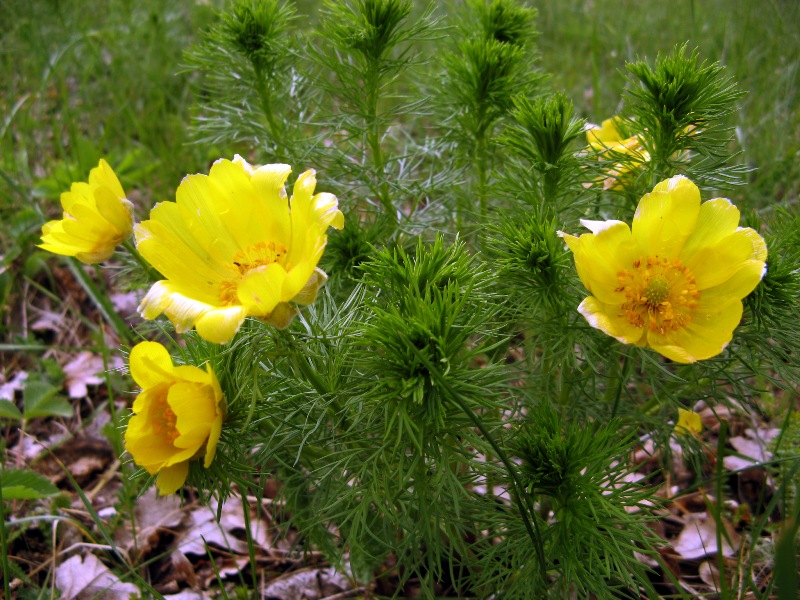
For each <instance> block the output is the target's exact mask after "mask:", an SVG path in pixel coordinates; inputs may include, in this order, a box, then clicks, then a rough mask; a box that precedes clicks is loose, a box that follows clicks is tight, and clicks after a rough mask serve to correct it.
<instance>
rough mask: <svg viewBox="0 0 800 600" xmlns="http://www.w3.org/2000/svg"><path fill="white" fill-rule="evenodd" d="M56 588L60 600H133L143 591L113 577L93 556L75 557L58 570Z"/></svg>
mask: <svg viewBox="0 0 800 600" xmlns="http://www.w3.org/2000/svg"><path fill="white" fill-rule="evenodd" d="M55 584H56V587H57V588H58V590H59V591H60V592H61V600H73V599H77V600H84V599H86V600H89V599H93V600H130V598H131V597H137V598H138V597H140V596H141V591H140V590H139V588H138V587H136V586H135V585H133V584H132V583H125V582H123V581H120V579H119V578H118V577H117V576H116V575H114V573H112V572H111V570H109V568H108V567H106V566H105V565H104V564H103V563H101V562H100V561H99V560H98V559H97V557H96V556H94V555H93V554H87V555H86V557H85V558H83V559H82V558H81V557H80V556H73V557H72V558H70V559H69V560H67V561H65V562H63V563H62V564H61V565H60V566H59V567H57V568H56V575H55Z"/></svg>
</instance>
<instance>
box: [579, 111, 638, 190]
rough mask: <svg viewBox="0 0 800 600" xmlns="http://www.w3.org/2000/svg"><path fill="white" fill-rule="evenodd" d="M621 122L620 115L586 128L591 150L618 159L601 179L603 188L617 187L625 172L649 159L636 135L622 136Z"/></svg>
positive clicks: (610, 158) (611, 158)
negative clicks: (606, 175)
mask: <svg viewBox="0 0 800 600" xmlns="http://www.w3.org/2000/svg"><path fill="white" fill-rule="evenodd" d="M621 122H622V119H620V117H613V118H611V119H606V120H605V121H603V122H602V124H601V126H600V127H591V128H589V129H587V130H586V140H587V141H588V142H589V146H591V148H592V150H594V151H595V152H599V153H601V155H602V156H603V157H605V158H607V159H609V160H617V161H619V162H617V163H616V164H614V166H613V167H612V168H611V169H609V171H608V177H606V178H605V179H602V180H601V181H602V183H603V189H604V190H608V189H617V188H619V187H620V185H621V182H622V181H623V180H624V177H625V174H626V173H629V172H630V171H632V170H633V169H634V168H636V167H637V166H638V165H640V164H641V163H643V162H646V161H648V160H650V154H649V153H648V152H647V151H646V150H645V149H644V146H643V145H642V140H641V138H640V137H639V136H638V135H634V136H630V137H627V138H626V137H623V135H622V132H621V131H620V123H621ZM623 159H624V160H623ZM598 183H600V182H598Z"/></svg>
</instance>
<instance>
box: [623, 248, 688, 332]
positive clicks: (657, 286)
mask: <svg viewBox="0 0 800 600" xmlns="http://www.w3.org/2000/svg"><path fill="white" fill-rule="evenodd" d="M632 267H633V268H632V269H631V270H628V269H624V270H622V271H620V272H619V273H617V281H618V282H619V287H618V288H616V290H615V291H617V292H623V293H624V294H625V302H624V303H623V304H622V305H620V308H621V309H622V313H621V314H620V315H619V316H621V317H625V318H626V319H627V320H628V322H629V323H630V324H631V325H633V326H634V327H642V328H643V327H645V326H647V327H648V328H649V329H650V330H651V331H653V332H657V333H659V334H661V335H664V334H666V333H667V332H668V331H675V330H677V329H680V328H683V327H686V326H687V325H688V324H689V323H691V321H692V311H693V310H694V309H695V308H696V307H697V304H698V301H699V299H700V292H699V291H698V290H697V284H696V283H695V279H694V277H693V276H692V274H691V272H690V271H689V269H687V268H686V267H685V266H683V264H682V263H681V261H680V260H679V259H677V258H675V259H667V258H659V257H658V256H648V257H647V259H646V260H642V259H637V260H635V261H634V262H633V264H632Z"/></svg>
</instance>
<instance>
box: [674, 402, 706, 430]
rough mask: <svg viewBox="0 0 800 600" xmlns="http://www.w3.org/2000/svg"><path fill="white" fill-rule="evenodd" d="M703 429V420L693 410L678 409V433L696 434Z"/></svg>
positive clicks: (676, 425)
mask: <svg viewBox="0 0 800 600" xmlns="http://www.w3.org/2000/svg"><path fill="white" fill-rule="evenodd" d="M701 431H703V421H702V419H701V418H700V415H698V414H697V413H696V412H694V411H693V410H684V409H682V408H679V409H678V422H677V423H676V424H675V433H677V434H678V435H690V434H691V435H696V434H698V433H700V432H701Z"/></svg>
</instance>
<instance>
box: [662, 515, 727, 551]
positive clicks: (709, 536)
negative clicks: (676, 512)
mask: <svg viewBox="0 0 800 600" xmlns="http://www.w3.org/2000/svg"><path fill="white" fill-rule="evenodd" d="M684 522H685V525H684V528H683V530H682V531H681V532H680V534H679V535H678V537H677V539H676V540H675V541H674V542H672V549H673V550H675V552H676V553H677V554H679V555H680V556H681V557H683V558H685V559H687V560H695V559H698V558H703V557H705V556H710V555H712V554H716V553H717V550H718V548H717V524H716V523H715V522H714V519H713V518H712V517H710V516H709V515H708V513H706V512H699V513H689V514H687V515H686V517H685V519H684ZM724 527H725V531H724V532H723V533H722V536H721V537H722V554H723V556H733V555H734V554H735V552H736V550H737V549H738V548H739V541H740V540H739V534H737V533H736V532H735V531H734V530H733V528H732V527H731V526H730V525H728V524H727V523H725V524H724Z"/></svg>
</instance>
